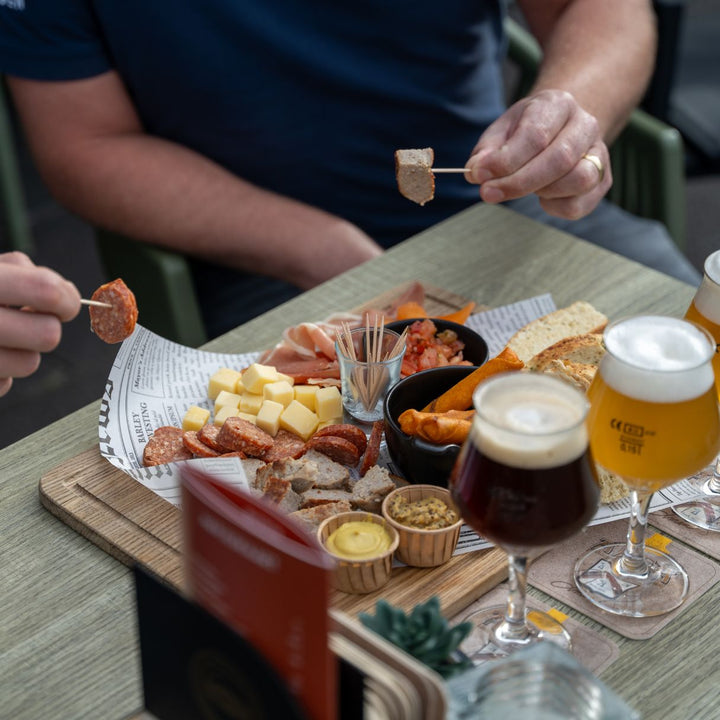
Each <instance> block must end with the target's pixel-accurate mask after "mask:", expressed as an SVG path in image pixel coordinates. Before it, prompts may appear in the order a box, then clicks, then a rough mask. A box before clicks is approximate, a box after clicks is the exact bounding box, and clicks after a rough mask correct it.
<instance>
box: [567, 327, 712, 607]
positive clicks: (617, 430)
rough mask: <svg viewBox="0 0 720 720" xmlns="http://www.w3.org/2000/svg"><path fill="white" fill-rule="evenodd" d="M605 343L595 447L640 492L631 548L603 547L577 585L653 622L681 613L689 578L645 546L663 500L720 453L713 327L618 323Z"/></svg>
mask: <svg viewBox="0 0 720 720" xmlns="http://www.w3.org/2000/svg"><path fill="white" fill-rule="evenodd" d="M604 343H605V350H606V353H605V355H604V356H603V359H602V361H601V362H600V367H599V369H598V372H597V373H596V375H595V379H594V380H593V382H592V384H591V386H590V388H589V390H588V397H589V399H590V403H591V409H590V413H589V415H588V427H589V429H590V446H591V448H592V453H593V457H594V458H595V460H596V461H597V462H598V463H599V464H600V465H601V466H603V467H605V468H606V469H607V470H610V471H611V472H614V473H615V474H617V475H618V476H620V477H621V478H622V479H623V481H624V482H625V484H626V485H627V486H628V487H629V488H630V491H631V502H632V509H631V515H630V525H629V529H628V533H627V541H626V543H614V544H610V545H603V546H600V547H596V548H594V549H593V550H591V551H590V552H589V553H587V554H586V555H585V556H584V557H582V558H581V559H580V560H578V562H577V563H576V565H575V583H576V585H577V587H578V589H579V590H580V592H581V593H582V594H583V595H584V596H585V597H586V598H587V599H588V600H590V602H592V603H594V604H595V605H597V606H598V607H601V608H603V609H604V610H607V611H608V612H612V613H615V614H618V615H627V616H631V617H648V616H652V615H659V614H662V613H665V612H669V611H670V610H673V609H674V608H676V607H678V606H679V605H680V604H681V603H682V602H683V600H684V599H685V597H686V595H687V589H688V578H687V574H686V573H685V571H684V570H683V568H682V567H681V566H680V565H679V564H678V563H677V562H676V561H675V560H673V559H672V558H671V557H670V556H669V555H667V554H666V553H664V552H661V551H660V550H656V549H654V548H650V547H645V529H646V526H647V515H648V509H649V505H650V500H651V498H652V495H653V493H654V492H655V491H656V490H660V489H661V488H663V487H666V486H668V485H671V484H672V483H674V482H676V481H677V480H679V479H681V478H684V477H687V476H688V475H692V474H693V473H695V472H697V471H698V470H700V469H701V468H703V467H705V466H706V465H707V464H708V463H709V462H710V461H711V460H712V459H713V458H714V457H715V456H716V455H717V452H718V446H719V444H720V416H719V411H718V400H717V395H716V392H715V381H714V377H713V370H712V365H711V361H712V358H713V357H714V355H715V343H714V341H713V340H712V337H711V336H710V335H709V333H707V332H706V331H705V330H704V329H703V328H701V327H698V326H697V325H695V324H693V323H691V322H688V321H686V320H681V319H679V318H671V317H664V316H636V317H631V318H626V319H624V320H619V321H617V322H615V323H611V324H610V325H608V326H607V328H606V329H605V333H604Z"/></svg>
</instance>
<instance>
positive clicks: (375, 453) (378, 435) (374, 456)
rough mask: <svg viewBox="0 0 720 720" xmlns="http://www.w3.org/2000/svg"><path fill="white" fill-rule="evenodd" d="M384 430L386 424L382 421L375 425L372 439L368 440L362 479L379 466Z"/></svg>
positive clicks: (361, 466)
mask: <svg viewBox="0 0 720 720" xmlns="http://www.w3.org/2000/svg"><path fill="white" fill-rule="evenodd" d="M384 430H385V423H384V422H383V421H382V420H378V421H377V422H374V423H373V426H372V430H371V431H370V437H369V438H368V444H367V450H365V456H364V457H363V461H362V465H360V477H363V476H364V475H365V473H366V472H367V471H368V470H369V469H370V468H371V467H372V466H373V465H377V461H378V458H379V457H380V443H381V441H382V436H383V432H384Z"/></svg>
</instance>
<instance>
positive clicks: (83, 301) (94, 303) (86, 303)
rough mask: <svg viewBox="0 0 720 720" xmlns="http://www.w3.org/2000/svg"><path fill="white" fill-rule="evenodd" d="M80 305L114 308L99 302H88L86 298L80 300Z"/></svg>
mask: <svg viewBox="0 0 720 720" xmlns="http://www.w3.org/2000/svg"><path fill="white" fill-rule="evenodd" d="M80 304H81V305H92V306H93V307H104V308H111V307H112V305H111V304H110V303H106V302H100V301H99V300H86V299H85V298H80Z"/></svg>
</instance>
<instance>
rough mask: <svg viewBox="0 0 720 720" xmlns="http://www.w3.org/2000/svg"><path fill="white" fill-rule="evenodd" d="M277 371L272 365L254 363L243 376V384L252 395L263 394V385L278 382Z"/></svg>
mask: <svg viewBox="0 0 720 720" xmlns="http://www.w3.org/2000/svg"><path fill="white" fill-rule="evenodd" d="M277 380H278V374H277V370H276V369H275V368H274V367H273V366H272V365H261V364H260V363H253V364H252V365H251V366H250V367H249V368H248V369H247V370H245V372H244V373H243V374H242V383H243V386H244V387H245V390H247V391H248V392H251V393H257V394H258V395H260V394H262V389H263V385H267V384H268V383H271V382H277Z"/></svg>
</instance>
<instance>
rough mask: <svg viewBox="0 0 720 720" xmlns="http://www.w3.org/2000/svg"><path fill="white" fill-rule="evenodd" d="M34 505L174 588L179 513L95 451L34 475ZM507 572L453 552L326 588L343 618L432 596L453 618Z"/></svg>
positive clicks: (494, 559) (488, 556) (496, 553)
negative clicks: (368, 581)
mask: <svg viewBox="0 0 720 720" xmlns="http://www.w3.org/2000/svg"><path fill="white" fill-rule="evenodd" d="M40 502H41V503H42V504H43V506H44V507H45V508H46V509H47V510H49V511H50V512H51V513H52V514H53V515H55V516H56V517H58V518H59V519H60V520H62V521H63V522H64V523H66V524H67V525H69V526H70V527H71V528H73V529H74V530H76V531H77V532H78V533H80V534H81V535H83V536H84V537H86V538H87V539H88V540H90V541H92V542H93V543H95V544H96V545H98V546H99V547H100V548H102V549H103V550H104V551H105V552H107V553H109V554H110V555H112V556H113V557H115V558H117V559H118V560H120V561H121V562H123V563H125V564H126V565H132V564H133V563H135V562H139V563H142V564H143V565H145V566H147V567H148V568H150V569H151V570H152V571H153V572H155V573H156V574H157V575H159V576H160V577H162V578H164V579H165V580H167V581H168V582H169V583H170V584H172V585H173V586H175V587H177V588H179V589H181V588H182V585H183V574H182V557H181V543H182V513H181V511H180V509H179V508H177V507H175V506H174V505H172V504H170V503H169V502H167V501H166V500H163V498H161V497H160V496H159V495H156V494H155V493H154V492H152V490H148V488H146V487H145V486H144V485H142V484H141V483H139V482H137V481H136V480H134V479H133V478H131V477H130V476H129V475H127V474H126V473H124V472H123V471H122V470H119V469H118V468H116V467H115V466H114V465H111V464H110V463H109V462H108V461H107V460H106V459H105V458H104V457H103V456H102V455H101V454H100V451H99V450H98V449H97V448H92V449H90V450H87V451H86V452H84V453H81V454H80V455H78V456H76V457H74V458H71V459H69V460H67V461H66V462H64V463H62V464H61V465H58V466H57V467H56V468H54V469H53V470H51V471H50V472H49V473H48V474H47V475H44V476H43V477H42V479H41V480H40ZM506 577H507V560H506V556H505V553H503V552H502V551H501V550H498V549H491V550H480V551H478V552H472V553H466V554H464V555H456V556H454V557H453V558H452V559H451V560H450V561H449V562H447V563H445V564H444V565H440V566H439V567H436V568H410V567H397V568H395V569H394V570H393V574H392V577H391V578H390V581H389V582H388V584H387V585H385V586H384V587H383V588H381V589H380V590H377V591H376V592H374V593H369V594H367V595H349V594H346V593H342V592H340V591H334V592H333V598H332V605H333V607H335V608H337V609H338V610H343V611H344V612H346V613H348V614H350V615H356V614H357V613H358V612H364V611H372V610H373V608H374V607H375V602H376V601H377V600H378V599H379V598H384V599H386V600H387V601H388V602H390V603H392V604H393V605H398V606H400V607H403V608H404V609H405V610H410V609H411V608H412V607H413V606H415V605H416V604H417V603H421V602H425V601H426V600H428V599H429V598H430V597H432V596H433V595H437V596H438V597H439V598H440V601H441V603H442V608H443V612H444V613H446V614H447V615H448V616H452V615H456V614H458V613H459V612H461V611H462V610H463V608H465V607H467V606H468V605H469V604H470V603H471V602H472V601H473V600H476V599H477V598H479V597H480V596H481V595H483V594H484V593H486V592H487V591H488V590H490V589H491V588H493V587H495V585H497V584H499V583H500V582H502V581H503V580H504V579H505V578H506Z"/></svg>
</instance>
